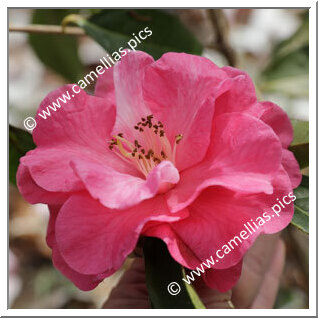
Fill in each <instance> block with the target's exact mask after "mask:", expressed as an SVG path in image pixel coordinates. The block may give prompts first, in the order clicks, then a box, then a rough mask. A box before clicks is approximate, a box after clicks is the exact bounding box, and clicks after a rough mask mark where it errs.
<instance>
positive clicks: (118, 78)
mask: <svg viewBox="0 0 318 318" xmlns="http://www.w3.org/2000/svg"><path fill="white" fill-rule="evenodd" d="M153 61H154V60H153V58H152V57H151V56H150V55H148V54H146V53H144V52H141V51H136V52H130V53H128V54H127V55H126V56H124V57H122V59H121V60H120V61H119V62H118V63H117V64H116V65H115V66H114V84H115V94H116V107H117V117H116V124H115V128H114V131H113V134H118V133H123V134H124V136H125V138H127V139H128V140H130V141H133V140H134V139H136V134H137V133H138V132H136V130H134V126H135V125H136V124H137V122H139V121H140V120H141V117H144V116H147V115H150V110H149V108H148V107H147V106H146V105H145V103H144V100H143V97H142V89H141V85H142V81H143V78H144V70H145V68H146V66H147V65H149V64H151V63H152V62H153Z"/></svg>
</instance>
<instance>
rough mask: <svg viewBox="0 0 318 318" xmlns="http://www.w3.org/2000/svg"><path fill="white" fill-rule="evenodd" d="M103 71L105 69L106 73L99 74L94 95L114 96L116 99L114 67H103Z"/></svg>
mask: <svg viewBox="0 0 318 318" xmlns="http://www.w3.org/2000/svg"><path fill="white" fill-rule="evenodd" d="M102 71H104V73H103V74H100V75H99V76H98V79H97V82H96V85H95V92H94V95H95V96H98V97H112V98H114V99H115V86H114V68H113V67H111V68H109V69H106V68H103V70H102ZM102 71H100V72H102Z"/></svg>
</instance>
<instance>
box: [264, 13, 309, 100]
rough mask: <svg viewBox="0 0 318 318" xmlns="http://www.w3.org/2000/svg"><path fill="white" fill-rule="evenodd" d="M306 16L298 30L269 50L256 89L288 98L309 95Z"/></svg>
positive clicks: (306, 15) (307, 21) (307, 15)
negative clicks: (288, 96) (266, 61)
mask: <svg viewBox="0 0 318 318" xmlns="http://www.w3.org/2000/svg"><path fill="white" fill-rule="evenodd" d="M308 73H309V14H308V12H307V13H306V14H304V16H303V21H302V24H301V25H300V27H299V28H298V30H297V31H296V32H295V33H294V34H293V35H292V36H291V37H290V38H288V39H286V40H284V41H282V42H280V43H279V44H278V45H277V46H276V47H275V48H274V50H273V54H272V55H271V59H270V62H269V64H268V66H267V67H266V68H265V70H264V71H263V73H262V76H261V81H260V89H261V90H262V91H267V92H268V91H269V92H273V91H274V92H280V93H285V94H286V95H290V96H307V95H308V91H309V76H308Z"/></svg>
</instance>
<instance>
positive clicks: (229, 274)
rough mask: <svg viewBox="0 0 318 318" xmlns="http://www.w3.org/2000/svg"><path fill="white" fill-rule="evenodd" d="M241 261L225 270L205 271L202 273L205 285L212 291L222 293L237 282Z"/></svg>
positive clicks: (239, 275)
mask: <svg viewBox="0 0 318 318" xmlns="http://www.w3.org/2000/svg"><path fill="white" fill-rule="evenodd" d="M241 271H242V261H240V262H239V263H237V264H236V265H234V266H232V267H230V268H226V269H207V270H206V272H205V273H204V276H203V278H204V281H205V283H206V284H207V285H208V286H209V287H210V288H213V289H216V290H218V291H219V292H221V293H224V292H226V291H228V290H230V289H232V287H233V286H234V285H235V284H236V283H237V282H238V280H239V279H240V277H241Z"/></svg>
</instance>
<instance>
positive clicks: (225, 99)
mask: <svg viewBox="0 0 318 318" xmlns="http://www.w3.org/2000/svg"><path fill="white" fill-rule="evenodd" d="M222 70H223V71H224V72H226V74H227V75H228V76H229V78H228V80H227V81H228V82H230V83H231V86H230V88H229V89H228V90H226V91H225V92H224V93H223V94H222V95H220V96H219V97H218V98H217V100H216V101H215V116H217V115H220V114H224V113H231V112H249V113H251V111H250V110H251V108H252V107H253V105H254V104H255V103H256V102H257V99H256V93H255V87H254V84H253V81H252V79H251V78H250V76H249V75H248V74H247V73H246V72H243V71H241V70H239V69H236V68H233V67H229V66H226V67H223V68H222ZM253 115H254V114H253Z"/></svg>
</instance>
